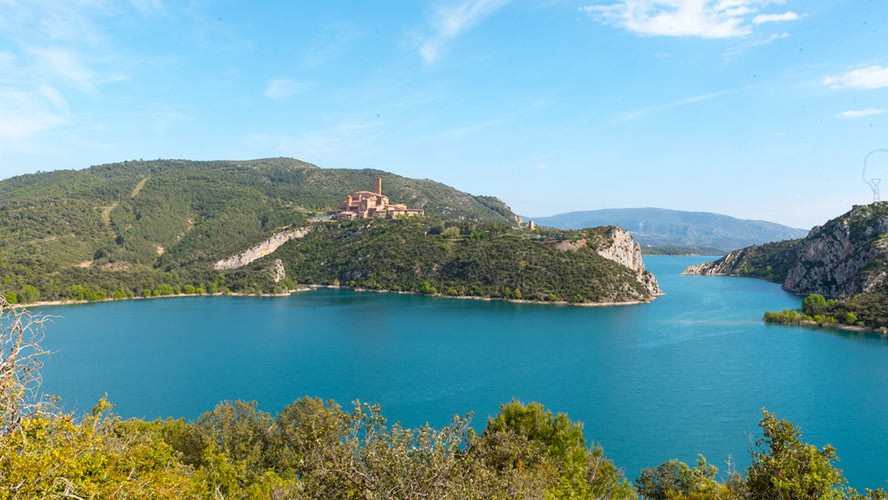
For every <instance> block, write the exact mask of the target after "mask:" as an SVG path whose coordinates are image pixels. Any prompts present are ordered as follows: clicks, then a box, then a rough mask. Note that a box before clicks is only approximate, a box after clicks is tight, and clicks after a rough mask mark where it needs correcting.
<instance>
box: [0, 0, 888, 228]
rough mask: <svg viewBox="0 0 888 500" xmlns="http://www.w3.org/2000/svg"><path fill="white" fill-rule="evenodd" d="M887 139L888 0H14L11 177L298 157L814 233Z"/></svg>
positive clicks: (4, 111) (5, 141)
mask: <svg viewBox="0 0 888 500" xmlns="http://www.w3.org/2000/svg"><path fill="white" fill-rule="evenodd" d="M879 148H888V2H886V1H884V0H854V1H843V0H576V1H568V0H511V1H510V0H414V1H409V2H395V1H378V2H363V1H351V2H337V1H332V0H331V1H325V2H306V1H297V2H293V1H285V2H283V1H282V2H271V1H264V2H225V1H211V0H177V1H173V0H131V1H125V0H114V1H112V0H107V1H106V0H0V178H6V177H11V176H15V175H21V174H25V173H33V172H37V171H49V170H56V169H80V168H86V167H88V166H91V165H97V164H102V163H111V162H117V161H124V160H135V159H145V160H149V159H157V158H184V159H193V160H214V159H226V160H246V159H254V158H266V157H278V156H288V157H294V158H298V159H300V160H303V161H307V162H310V163H314V164H316V165H318V166H320V167H328V168H329V167H335V168H376V169H382V170H386V171H390V172H393V173H396V174H399V175H404V176H407V177H414V178H429V179H434V180H437V181H440V182H443V183H445V184H448V185H451V186H454V187H456V188H458V189H460V190H463V191H468V192H470V193H473V194H487V195H494V196H497V197H499V198H501V199H503V200H504V201H506V202H507V203H508V204H509V205H510V206H511V207H512V208H513V210H514V211H515V212H516V213H519V214H522V215H526V216H546V215H552V214H555V213H560V212H567V211H574V210H591V209H600V208H620V207H644V206H654V207H662V208H673V209H680V210H697V211H711V212H718V213H725V214H728V215H733V216H736V217H741V218H750V219H764V220H771V221H775V222H780V223H783V224H787V225H792V226H795V227H802V228H809V227H811V226H813V225H816V224H820V223H823V222H824V221H826V220H827V219H829V218H832V217H835V216H837V215H839V214H841V213H844V212H845V211H847V210H849V209H850V208H851V206H852V205H853V204H862V203H868V202H870V201H872V199H873V194H872V192H871V188H870V186H868V185H867V184H865V183H864V182H863V179H862V170H863V166H864V158H865V157H866V156H867V155H868V154H869V153H870V152H872V151H874V150H876V149H879ZM882 170H884V171H885V175H884V178H885V179H888V153H875V154H873V155H871V156H870V160H869V164H868V165H867V176H870V177H876V178H881V174H879V172H880V171H882ZM883 198H885V199H888V183H886V193H885V196H883Z"/></svg>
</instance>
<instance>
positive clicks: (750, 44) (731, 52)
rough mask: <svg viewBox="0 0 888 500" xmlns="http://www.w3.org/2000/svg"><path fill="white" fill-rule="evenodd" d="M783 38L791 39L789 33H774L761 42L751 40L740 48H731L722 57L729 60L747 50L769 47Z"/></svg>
mask: <svg viewBox="0 0 888 500" xmlns="http://www.w3.org/2000/svg"><path fill="white" fill-rule="evenodd" d="M782 38H789V33H774V34H773V35H771V36H769V37H768V38H763V39H761V40H751V41H748V42H746V43H744V44H742V45H740V46H738V47H731V48H729V49H728V50H726V51H725V52H724V53H723V54H722V55H723V56H724V57H728V58H730V57H734V56H736V55H737V54H739V53H741V52H743V51H744V50H746V49H751V48H754V47H761V46H763V45H768V44H770V43H772V42H775V41H777V40H780V39H782Z"/></svg>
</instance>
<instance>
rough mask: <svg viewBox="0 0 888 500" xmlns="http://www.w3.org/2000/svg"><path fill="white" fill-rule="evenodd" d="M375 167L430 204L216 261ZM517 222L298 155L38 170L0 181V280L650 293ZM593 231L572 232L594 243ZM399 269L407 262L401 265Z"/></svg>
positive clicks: (318, 208)
mask: <svg viewBox="0 0 888 500" xmlns="http://www.w3.org/2000/svg"><path fill="white" fill-rule="evenodd" d="M376 177H381V178H382V186H383V192H384V193H385V194H386V195H388V196H389V197H390V199H391V201H392V202H393V203H405V204H407V205H408V206H410V207H416V208H423V209H424V210H425V213H426V215H427V216H428V217H421V218H417V219H416V220H414V221H381V220H379V221H355V222H352V223H336V224H332V225H329V226H328V225H324V224H321V225H320V226H314V229H316V230H315V231H312V232H311V233H310V234H309V236H307V237H306V238H304V239H303V240H298V241H294V242H291V243H289V244H287V245H285V246H284V247H283V248H280V249H279V250H277V253H276V254H275V259H278V258H280V259H282V261H281V263H280V264H276V263H274V262H273V259H271V258H264V259H260V260H258V261H256V262H253V260H255V259H250V261H249V262H248V263H249V264H250V265H249V266H243V265H241V266H239V267H238V268H237V269H234V268H225V269H222V268H219V267H216V268H214V264H215V263H216V262H218V261H220V260H222V259H225V258H228V257H231V256H233V255H236V254H238V253H240V252H243V251H245V250H247V249H249V248H250V247H253V246H255V245H257V244H260V243H262V242H263V241H264V240H267V239H268V238H269V237H270V236H272V235H275V234H278V233H281V232H283V231H284V230H286V229H287V228H291V229H292V228H298V227H308V226H311V224H308V223H307V221H306V220H307V217H309V216H311V215H316V214H323V213H324V212H326V211H327V210H329V209H331V208H334V207H335V206H336V204H338V203H339V202H340V201H341V200H342V199H343V197H344V196H345V194H347V193H350V192H354V191H359V190H367V189H369V188H370V187H371V186H373V179H374V178H376ZM516 220H517V219H516V217H515V215H514V214H513V213H512V212H511V210H510V209H509V207H508V206H507V205H506V204H504V203H503V202H502V201H500V200H498V199H496V198H494V197H488V196H473V195H470V194H467V193H463V192H460V191H457V190H456V189H453V188H451V187H448V186H445V185H443V184H440V183H437V182H433V181H430V180H416V179H408V178H404V177H400V176H397V175H393V174H389V173H386V172H380V171H376V170H347V169H321V168H318V167H316V166H314V165H310V164H307V163H304V162H300V161H297V160H293V159H288V158H274V159H264V160H255V161H244V162H227V161H214V162H193V161H183V160H158V161H133V162H124V163H116V164H109V165H101V166H96V167H92V168H89V169H85V170H78V171H56V172H48V173H38V174H33V175H25V176H20V177H15V178H12V179H7V180H4V181H0V278H2V280H3V285H2V288H0V291H2V292H3V293H6V294H8V295H9V296H10V298H12V299H14V300H17V301H22V302H33V301H35V300H59V299H87V300H89V299H99V298H104V297H108V296H113V297H115V298H123V297H126V296H132V295H157V294H161V295H168V294H174V293H179V292H182V293H195V292H201V291H204V292H208V293H209V292H216V291H222V290H226V289H229V290H231V291H233V292H244V293H261V292H272V291H281V290H282V289H284V288H287V287H286V285H287V284H288V283H289V284H292V278H296V279H297V280H298V281H300V282H303V283H313V284H315V283H317V284H334V283H337V282H355V285H356V286H359V287H365V288H379V287H382V288H387V289H400V290H413V291H426V292H427V291H428V290H427V288H429V287H431V288H435V289H436V290H437V291H440V292H441V293H449V292H450V291H452V290H455V291H456V292H458V293H459V294H473V293H474V294H476V295H478V294H480V295H482V296H485V297H486V296H495V297H499V296H509V295H510V294H514V291H515V290H516V289H521V290H523V291H524V292H525V293H529V294H531V296H533V297H540V298H546V299H550V300H551V297H557V298H559V300H560V299H565V300H575V301H587V300H596V301H597V300H601V301H609V300H649V299H650V298H651V297H652V294H651V293H649V291H647V288H645V286H647V285H639V283H640V281H639V280H638V279H637V278H639V277H640V276H641V275H640V274H639V273H640V271H639V272H636V270H632V271H631V272H630V271H629V270H628V268H625V267H623V266H621V265H619V264H615V263H614V262H612V261H609V260H607V259H604V258H602V257H601V256H599V255H598V254H596V252H595V248H594V247H593V246H592V244H591V243H590V244H589V245H586V246H585V247H584V249H583V250H582V251H574V252H559V251H553V250H551V249H550V248H549V247H548V246H546V245H545V244H544V243H540V242H539V241H531V237H532V236H533V235H534V233H531V232H528V231H523V230H519V229H518V228H517V225H516V224H515V221H516ZM441 221H447V223H448V225H449V226H453V228H452V229H450V230H449V236H443V235H440V234H437V233H435V231H434V230H435V229H438V227H439V226H440V227H441V228H443V225H441V224H442V222H441ZM456 226H459V227H456ZM454 231H456V234H455V235H454ZM587 233H588V234H586V233H582V234H581V233H576V234H572V235H567V236H564V237H565V238H573V239H575V240H576V239H578V238H582V237H586V238H587V239H589V240H590V241H591V239H592V238H591V232H587ZM536 234H538V233H536ZM559 237H561V236H559ZM392 242H398V243H397V245H393V244H392ZM445 247H446V248H448V249H449V250H447V251H446V252H445V251H443V249H444V248H445ZM586 248H588V251H587V250H586ZM272 251H273V249H272ZM306 252H310V253H311V254H312V255H313V256H314V258H307V257H306ZM266 253H267V252H266ZM262 255H264V253H263V254H262ZM365 256H371V257H372V258H365ZM516 259H517V260H516ZM522 259H523V260H522ZM297 264H298V265H297ZM272 265H274V266H277V267H278V268H283V269H285V270H286V276H287V280H288V281H287V282H281V276H277V277H276V278H275V279H272V275H271V274H270V273H271V271H270V269H271V266H272ZM454 266H455V267H454ZM460 266H462V267H460ZM473 266H474V267H473ZM547 266H548V267H547ZM394 269H400V270H402V271H403V272H402V273H401V274H400V275H397V276H395V275H393V274H392V272H393V271H392V270H394ZM472 269H474V270H477V271H478V273H479V274H477V275H475V274H471V273H470V272H469V271H470V270H472ZM423 285H427V286H426V287H425V288H424V287H423ZM476 285H477V289H475V288H473V287H476ZM636 285H638V286H636ZM639 287H641V288H639ZM479 290H480V291H479ZM639 290H641V291H639ZM657 291H658V290H657Z"/></svg>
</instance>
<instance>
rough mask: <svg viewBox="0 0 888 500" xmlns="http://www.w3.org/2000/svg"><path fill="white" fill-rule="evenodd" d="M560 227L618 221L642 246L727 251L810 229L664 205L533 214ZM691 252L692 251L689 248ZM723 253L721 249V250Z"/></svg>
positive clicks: (800, 235)
mask: <svg viewBox="0 0 888 500" xmlns="http://www.w3.org/2000/svg"><path fill="white" fill-rule="evenodd" d="M533 220H534V222H536V223H537V224H539V225H542V226H550V227H556V228H560V229H581V228H584V227H595V226H607V225H618V226H620V227H622V228H624V229H626V230H627V231H629V232H630V233H632V236H633V237H634V238H635V239H636V240H638V242H639V243H641V244H642V246H648V245H650V246H661V247H670V246H673V247H674V246H678V247H709V249H710V250H708V251H710V252H711V249H712V248H715V249H721V250H724V251H729V250H735V249H738V248H742V247H746V246H750V245H759V244H762V243H767V242H770V241H780V240H790V239H796V238H803V237H804V236H805V235H806V234H807V233H808V231H806V230H804V229H796V228H792V227H787V226H783V225H781V224H776V223H773V222H767V221H760V220H744V219H737V218H734V217H730V216H727V215H721V214H714V213H709V212H686V211H682V210H667V209H663V208H613V209H605V210H587V211H581V212H568V213H563V214H558V215H553V216H550V217H537V218H533ZM689 253H691V252H689ZM719 253H721V252H719Z"/></svg>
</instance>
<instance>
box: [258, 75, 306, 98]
mask: <svg viewBox="0 0 888 500" xmlns="http://www.w3.org/2000/svg"><path fill="white" fill-rule="evenodd" d="M309 88H310V86H309V85H308V84H306V83H303V82H300V81H297V80H291V79H289V78H278V79H274V80H271V81H269V82H268V85H267V86H266V87H265V97H267V98H269V99H289V98H291V97H293V96H295V95H298V94H301V93H303V92H305V91H307V90H308V89H309Z"/></svg>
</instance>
